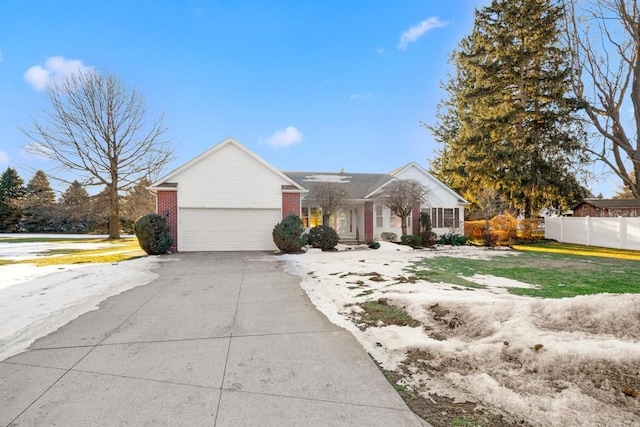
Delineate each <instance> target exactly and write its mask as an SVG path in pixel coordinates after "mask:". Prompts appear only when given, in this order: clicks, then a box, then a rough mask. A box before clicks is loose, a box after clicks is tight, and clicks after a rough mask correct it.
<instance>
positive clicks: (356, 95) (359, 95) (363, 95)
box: [349, 93, 373, 100]
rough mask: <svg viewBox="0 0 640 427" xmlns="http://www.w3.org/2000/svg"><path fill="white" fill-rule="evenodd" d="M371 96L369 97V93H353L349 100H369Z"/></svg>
mask: <svg viewBox="0 0 640 427" xmlns="http://www.w3.org/2000/svg"><path fill="white" fill-rule="evenodd" d="M372 96H373V95H371V94H370V93H354V94H353V95H351V96H350V97H349V99H351V100H354V99H369V98H371V97H372Z"/></svg>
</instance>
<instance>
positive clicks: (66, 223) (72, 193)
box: [56, 181, 93, 233]
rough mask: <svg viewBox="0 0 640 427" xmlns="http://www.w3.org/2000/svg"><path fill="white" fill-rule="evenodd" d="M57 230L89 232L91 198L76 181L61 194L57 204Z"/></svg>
mask: <svg viewBox="0 0 640 427" xmlns="http://www.w3.org/2000/svg"><path fill="white" fill-rule="evenodd" d="M56 223H57V227H56V228H57V229H58V230H60V231H63V232H74V233H86V232H88V231H91V226H92V224H93V219H92V218H91V198H90V197H89V193H87V190H86V189H85V188H84V187H83V186H82V184H80V183H79V182H78V181H73V182H72V183H71V185H69V187H67V189H66V190H65V192H64V193H62V196H61V197H60V201H59V202H58V204H57V221H56Z"/></svg>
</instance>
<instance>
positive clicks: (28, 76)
mask: <svg viewBox="0 0 640 427" xmlns="http://www.w3.org/2000/svg"><path fill="white" fill-rule="evenodd" d="M92 69H93V67H87V66H85V65H84V64H83V63H82V60H80V59H67V58H65V57H63V56H53V57H51V58H47V61H46V62H45V63H44V67H43V66H41V65H34V66H33V67H31V68H29V69H28V70H27V71H26V72H25V73H24V79H25V80H26V81H27V82H28V83H29V84H30V85H31V86H33V87H34V88H36V89H37V90H44V89H46V87H47V86H48V85H49V84H50V83H51V82H52V81H62V80H64V79H66V78H67V77H69V76H70V75H72V74H77V73H82V72H85V71H90V70H92Z"/></svg>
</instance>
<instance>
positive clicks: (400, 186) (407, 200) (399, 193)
mask: <svg viewBox="0 0 640 427" xmlns="http://www.w3.org/2000/svg"><path fill="white" fill-rule="evenodd" d="M428 194H429V189H427V188H426V187H425V186H424V185H422V184H421V183H419V182H418V181H416V180H414V179H399V180H394V181H391V182H390V183H389V184H387V185H386V186H385V187H384V188H383V189H382V191H381V192H380V194H379V195H378V197H377V199H378V201H379V202H380V203H382V204H383V205H384V206H386V207H388V208H389V209H390V210H391V212H393V213H394V215H396V216H398V217H400V220H401V228H402V234H403V235H406V234H407V218H408V217H409V216H410V215H411V212H412V211H413V208H414V207H415V206H416V205H417V204H419V203H421V202H423V201H425V200H426V198H427V195H428Z"/></svg>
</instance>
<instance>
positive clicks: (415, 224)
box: [411, 203, 420, 236]
mask: <svg viewBox="0 0 640 427" xmlns="http://www.w3.org/2000/svg"><path fill="white" fill-rule="evenodd" d="M411 228H412V233H411V234H413V235H414V236H417V235H419V234H420V203H416V205H415V206H414V207H413V210H412V211H411Z"/></svg>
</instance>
